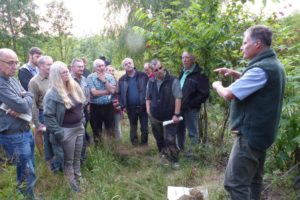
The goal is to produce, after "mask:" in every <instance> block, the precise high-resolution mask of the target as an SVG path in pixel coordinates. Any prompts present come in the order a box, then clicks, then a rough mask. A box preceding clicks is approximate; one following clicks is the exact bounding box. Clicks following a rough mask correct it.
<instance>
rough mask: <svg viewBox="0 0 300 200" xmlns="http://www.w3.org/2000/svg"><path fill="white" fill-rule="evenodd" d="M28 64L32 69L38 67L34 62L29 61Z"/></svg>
mask: <svg viewBox="0 0 300 200" xmlns="http://www.w3.org/2000/svg"><path fill="white" fill-rule="evenodd" d="M27 66H28V67H29V68H31V69H37V66H35V65H34V64H32V63H30V62H28V63H27Z"/></svg>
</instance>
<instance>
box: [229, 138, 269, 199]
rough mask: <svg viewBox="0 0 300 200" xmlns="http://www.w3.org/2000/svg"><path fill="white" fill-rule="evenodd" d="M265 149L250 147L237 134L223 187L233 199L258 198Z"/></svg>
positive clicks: (261, 181)
mask: <svg viewBox="0 0 300 200" xmlns="http://www.w3.org/2000/svg"><path fill="white" fill-rule="evenodd" d="M265 158H266V151H259V150H255V149H253V148H251V147H250V146H249V144H248V140H247V139H246V138H245V137H244V136H238V137H236V139H235V142H234V145H233V147H232V150H231V153H230V157H229V161H228V164H227V167H226V172H225V180H224V187H225V189H226V190H227V191H228V192H229V194H230V197H231V199H233V200H250V199H251V200H259V199H260V194H261V189H262V185H263V169H264V163H265Z"/></svg>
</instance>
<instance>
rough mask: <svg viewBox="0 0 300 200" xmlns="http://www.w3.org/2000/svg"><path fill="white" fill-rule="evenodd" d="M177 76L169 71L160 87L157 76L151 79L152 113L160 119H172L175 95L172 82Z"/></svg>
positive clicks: (149, 85)
mask: <svg viewBox="0 0 300 200" xmlns="http://www.w3.org/2000/svg"><path fill="white" fill-rule="evenodd" d="M174 79H175V77H173V76H171V75H170V74H169V73H168V72H167V73H166V75H165V78H164V80H163V82H162V84H161V86H160V88H159V91H158V88H157V83H156V82H157V80H156V79H155V78H151V79H149V83H148V87H149V88H148V89H149V98H150V100H151V102H150V112H151V115H152V116H153V117H154V118H155V119H158V120H160V121H165V120H170V119H172V116H173V115H174V109H175V97H174V96H173V93H172V84H173V81H174Z"/></svg>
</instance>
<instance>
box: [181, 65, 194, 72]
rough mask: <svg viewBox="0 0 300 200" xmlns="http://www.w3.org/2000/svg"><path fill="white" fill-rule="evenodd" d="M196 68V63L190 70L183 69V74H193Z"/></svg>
mask: <svg viewBox="0 0 300 200" xmlns="http://www.w3.org/2000/svg"><path fill="white" fill-rule="evenodd" d="M195 66H196V63H194V64H193V65H192V66H191V67H190V68H189V69H185V68H183V72H185V73H191V72H192V71H193V70H194V68H195Z"/></svg>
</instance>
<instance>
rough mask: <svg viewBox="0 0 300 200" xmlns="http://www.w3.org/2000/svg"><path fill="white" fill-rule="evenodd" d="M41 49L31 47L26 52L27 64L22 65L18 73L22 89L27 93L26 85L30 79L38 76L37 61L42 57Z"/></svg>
mask: <svg viewBox="0 0 300 200" xmlns="http://www.w3.org/2000/svg"><path fill="white" fill-rule="evenodd" d="M42 54H43V53H42V51H41V49H39V48H38V47H32V48H31V49H30V50H29V52H28V63H26V64H24V65H23V66H22V67H21V68H20V69H19V73H18V78H19V80H20V82H21V85H22V86H23V88H24V89H25V90H26V91H28V84H29V81H30V79H32V77H34V76H35V75H37V74H38V72H39V70H38V67H37V66H38V59H39V58H40V57H41V55H42Z"/></svg>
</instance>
